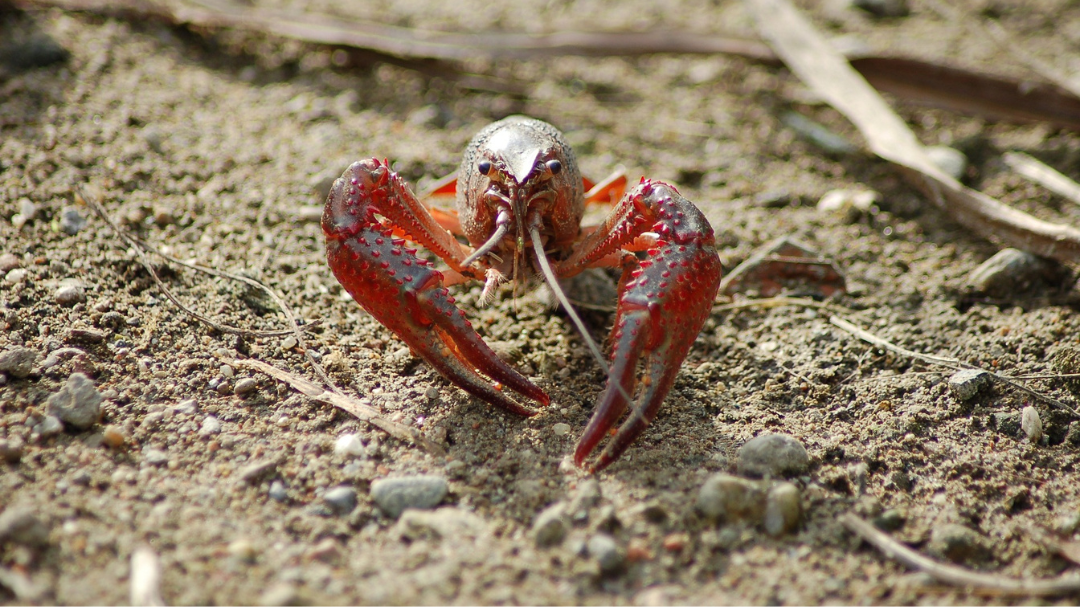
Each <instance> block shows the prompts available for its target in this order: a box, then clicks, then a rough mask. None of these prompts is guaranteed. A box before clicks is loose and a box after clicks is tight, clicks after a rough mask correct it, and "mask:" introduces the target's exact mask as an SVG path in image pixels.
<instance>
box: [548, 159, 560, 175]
mask: <svg viewBox="0 0 1080 607" xmlns="http://www.w3.org/2000/svg"><path fill="white" fill-rule="evenodd" d="M545 164H546V165H547V170H549V171H551V174H552V175H558V174H559V173H561V172H562V163H561V162H559V161H558V160H549V161H547V163H545Z"/></svg>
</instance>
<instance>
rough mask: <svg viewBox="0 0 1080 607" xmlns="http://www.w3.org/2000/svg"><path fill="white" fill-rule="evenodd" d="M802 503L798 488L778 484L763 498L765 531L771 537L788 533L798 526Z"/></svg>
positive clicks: (786, 484) (789, 484) (787, 484)
mask: <svg viewBox="0 0 1080 607" xmlns="http://www.w3.org/2000/svg"><path fill="white" fill-rule="evenodd" d="M801 518H802V503H801V498H800V496H799V488H798V487H796V486H795V485H793V484H791V483H779V484H777V485H775V486H774V487H773V488H772V489H770V490H769V494H768V495H767V496H766V497H765V518H764V521H763V522H764V524H765V531H766V533H768V534H769V535H771V536H773V537H777V536H780V535H783V534H785V533H790V532H792V531H794V530H795V529H796V528H797V527H798V526H799V520H800V519H801Z"/></svg>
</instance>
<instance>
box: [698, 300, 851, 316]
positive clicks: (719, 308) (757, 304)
mask: <svg viewBox="0 0 1080 607" xmlns="http://www.w3.org/2000/svg"><path fill="white" fill-rule="evenodd" d="M783 306H800V307H803V308H815V309H818V310H827V311H829V312H832V313H834V314H849V313H851V310H848V309H847V308H845V307H843V306H838V305H835V304H830V303H826V302H821V301H815V300H813V299H808V298H805V297H785V296H782V295H781V296H777V297H768V298H766V299H751V300H748V301H740V302H735V303H728V304H720V305H716V306H713V309H712V311H713V312H727V311H730V310H745V309H748V308H781V307H783Z"/></svg>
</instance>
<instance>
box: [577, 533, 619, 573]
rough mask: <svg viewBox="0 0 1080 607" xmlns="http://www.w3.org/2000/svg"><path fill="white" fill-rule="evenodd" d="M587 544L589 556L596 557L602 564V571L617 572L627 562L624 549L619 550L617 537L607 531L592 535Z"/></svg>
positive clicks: (598, 562)
mask: <svg viewBox="0 0 1080 607" xmlns="http://www.w3.org/2000/svg"><path fill="white" fill-rule="evenodd" d="M585 546H586V550H588V552H589V556H590V557H592V558H593V559H595V560H596V563H597V564H598V565H600V572H601V573H605V574H611V573H616V572H618V571H619V570H621V569H622V568H623V565H624V564H625V563H626V557H625V555H623V553H622V550H619V545H618V544H616V543H615V538H613V537H611V536H610V535H607V534H606V533H598V534H596V535H594V536H592V537H590V538H589V541H588V543H586V545H585Z"/></svg>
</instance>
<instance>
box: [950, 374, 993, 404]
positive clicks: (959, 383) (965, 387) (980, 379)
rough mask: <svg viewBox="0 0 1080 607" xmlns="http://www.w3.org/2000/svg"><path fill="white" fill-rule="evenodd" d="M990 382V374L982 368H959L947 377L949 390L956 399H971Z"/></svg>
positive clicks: (962, 400) (961, 400)
mask: <svg viewBox="0 0 1080 607" xmlns="http://www.w3.org/2000/svg"><path fill="white" fill-rule="evenodd" d="M989 383H990V374H989V373H987V372H986V371H983V370H982V369H961V370H959V371H957V372H956V373H953V374H952V375H951V376H950V377H949V391H950V392H952V395H953V396H954V397H955V398H956V400H958V401H960V402H964V401H967V400H971V399H972V398H973V397H974V396H975V395H976V394H978V393H979V390H981V389H982V388H983V387H984V386H986V385H987V384H989Z"/></svg>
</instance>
